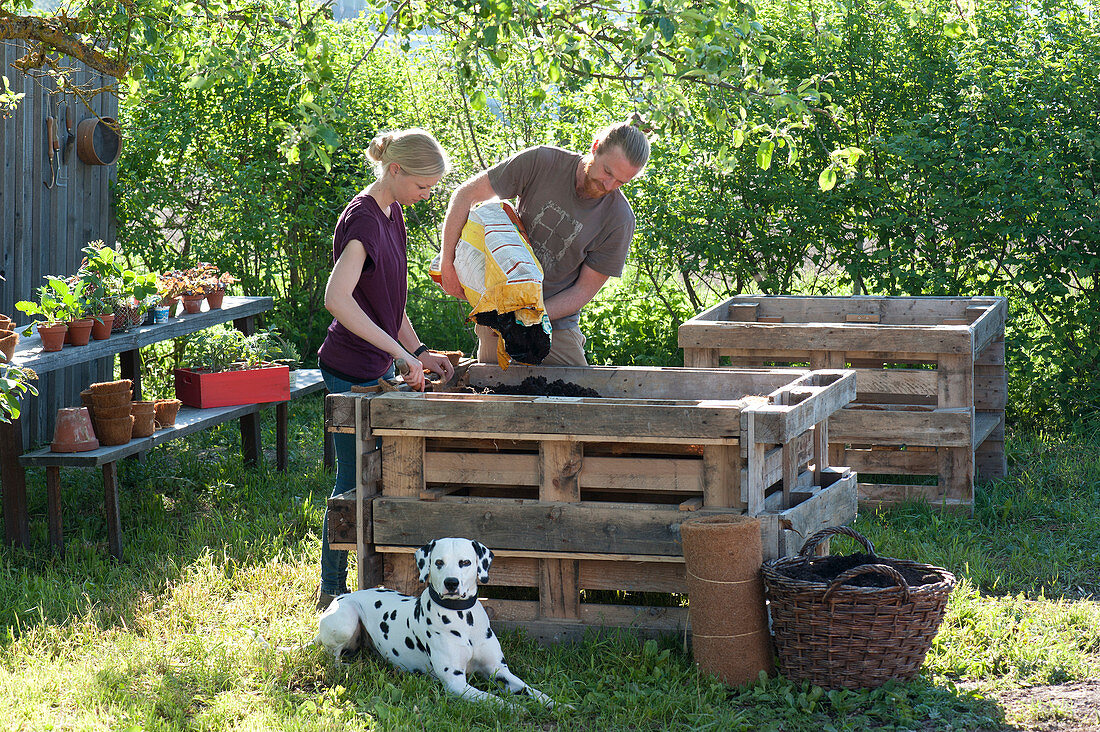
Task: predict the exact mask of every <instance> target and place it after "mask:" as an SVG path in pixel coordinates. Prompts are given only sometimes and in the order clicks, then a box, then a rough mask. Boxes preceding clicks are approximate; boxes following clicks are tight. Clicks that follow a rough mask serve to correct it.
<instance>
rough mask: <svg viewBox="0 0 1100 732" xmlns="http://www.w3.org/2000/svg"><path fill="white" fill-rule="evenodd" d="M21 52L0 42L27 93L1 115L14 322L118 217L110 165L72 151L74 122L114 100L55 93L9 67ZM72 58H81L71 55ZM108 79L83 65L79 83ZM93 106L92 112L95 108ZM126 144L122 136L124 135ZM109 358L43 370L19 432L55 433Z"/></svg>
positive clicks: (0, 192) (109, 108)
mask: <svg viewBox="0 0 1100 732" xmlns="http://www.w3.org/2000/svg"><path fill="white" fill-rule="evenodd" d="M21 55H22V47H21V45H20V44H19V43H18V42H9V43H7V44H4V45H0V66H2V68H3V72H0V73H3V74H4V75H5V76H7V77H8V81H9V82H10V84H11V87H12V89H13V90H14V91H16V92H22V93H24V94H25V95H26V96H25V97H24V98H23V100H22V103H21V104H20V106H19V107H18V108H17V109H16V110H15V112H14V114H12V116H10V117H8V118H6V119H2V120H0V160H3V163H2V167H0V276H2V277H3V278H4V280H3V281H2V282H0V312H3V313H6V314H8V315H11V317H12V318H14V319H15V321H16V322H17V323H19V324H21V325H22V324H25V323H27V322H28V320H29V319H28V318H27V317H26V316H25V315H23V314H22V313H20V312H18V311H16V309H15V303H16V302H18V301H19V300H27V299H32V298H33V296H34V292H35V290H36V288H37V287H38V286H39V285H42V284H44V283H45V280H44V279H43V277H44V276H45V275H49V274H57V275H70V274H73V273H74V272H76V269H77V267H78V266H79V264H80V258H81V257H80V250H81V248H82V247H84V245H85V244H87V243H88V242H90V241H95V240H96V239H102V240H104V241H105V242H107V243H108V244H111V245H113V244H114V243H115V220H114V215H113V211H112V207H111V193H110V181H111V180H113V179H114V177H115V166H114V165H106V166H104V165H87V164H85V163H83V162H82V161H81V160H80V158H79V157H78V156H77V154H76V138H75V134H76V125H77V124H78V123H79V122H80V121H81V120H83V119H86V118H88V117H92V116H94V115H98V116H101V117H116V118H117V116H118V100H117V99H116V98H115V97H113V96H111V95H109V94H101V95H99V96H98V97H96V99H95V100H94V101H93V102H92V106H93V110H89V109H88V108H87V107H86V106H85V105H84V103H83V102H81V101H80V100H79V99H78V98H77V97H76V96H74V95H72V94H68V93H59V92H58V91H57V88H56V86H55V85H54V84H53V83H51V82H49V81H46V80H42V79H31V78H29V77H25V76H23V75H22V74H20V73H19V72H18V71H17V70H15V69H13V68H11V63H12V62H13V61H15V60H16V59H18V58H19V57H20V56H21ZM72 63H73V65H74V66H78V65H77V64H76V63H75V62H72ZM108 81H109V79H105V78H104V77H103V76H102V75H101V74H98V73H96V72H91V71H87V70H85V71H83V72H78V73H77V74H75V77H74V82H75V83H77V84H84V83H89V84H92V85H94V86H95V87H97V88H98V87H102V86H106V84H107V82H108ZM66 106H67V107H68V111H69V114H71V115H72V119H73V135H74V137H73V144H72V146H71V147H70V149H69V154H68V156H67V157H66V158H63V160H64V161H65V162H63V164H62V165H61V166H60V170H59V172H58V178H57V183H56V185H54V187H53V188H52V189H47V188H46V186H45V182H46V181H47V180H49V176H50V164H49V158H48V157H47V152H46V118H47V117H55V118H57V120H58V139H59V140H60V142H61V145H62V149H61V153H62V154H63V153H64V145H65V139H66V135H67V132H66V130H65V126H64V123H63V121H62V117H63V116H64V108H65V107H66ZM93 112H94V114H93ZM123 144H125V142H124V143H123ZM112 370H113V360H112V359H104V360H102V361H100V362H97V363H93V364H85V365H83V366H79V367H73V368H69V369H66V370H65V371H61V372H57V373H52V374H46V375H44V376H43V378H42V379H41V380H40V381H39V383H38V388H39V391H40V392H41V396H40V397H39V398H38V399H34V398H30V399H28V400H27V402H26V403H25V405H24V413H23V419H22V422H23V425H24V439H25V441H26V442H27V443H29V444H37V443H39V442H43V441H48V440H50V439H51V438H52V436H53V435H52V431H53V417H54V415H55V414H56V413H57V410H58V409H59V408H60V407H64V406H72V405H79V404H80V390H81V389H82V388H84V386H85V385H87V384H88V383H90V382H92V381H96V380H100V379H102V378H109V377H110V376H111V372H112Z"/></svg>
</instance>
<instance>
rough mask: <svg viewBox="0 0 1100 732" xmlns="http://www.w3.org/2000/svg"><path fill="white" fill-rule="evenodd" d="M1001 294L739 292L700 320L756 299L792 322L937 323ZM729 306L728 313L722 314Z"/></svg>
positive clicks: (993, 300) (985, 305)
mask: <svg viewBox="0 0 1100 732" xmlns="http://www.w3.org/2000/svg"><path fill="white" fill-rule="evenodd" d="M1002 299H1003V298H998V297H985V296H982V297H939V296H917V297H914V296H895V297H889V296H878V295H855V296H820V295H737V296H734V297H732V298H730V299H728V300H726V301H725V302H724V303H719V304H718V305H716V306H714V307H713V308H711V309H710V311H708V313H707V314H705V316H706V317H704V316H696V317H695V318H692V319H691V320H690V321H688V322H689V323H690V322H694V321H696V320H712V321H721V320H732V318H729V317H728V313H729V309H730V308H732V307H734V306H735V305H742V306H743V305H747V304H752V303H756V304H758V306H759V308H760V312H762V313H764V314H766V315H773V316H783V317H785V318H786V319H787V320H788V322H800V323H825V322H838V321H843V320H844V318H845V317H846V316H847V314H849V313H852V312H858V313H878V315H879V317H880V321H881V322H883V323H888V324H894V325H934V324H936V323H938V322H939V321H940V320H941V319H943V318H946V317H955V318H963V317H965V315H966V313H967V310H968V309H971V308H991V307H994V306H995V305H996V303H997V302H998V301H999V300H1002ZM723 307H724V308H726V310H725V313H726V316H725V317H722V315H723V310H722V308H723Z"/></svg>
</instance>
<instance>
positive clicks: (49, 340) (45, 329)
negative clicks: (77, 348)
mask: <svg viewBox="0 0 1100 732" xmlns="http://www.w3.org/2000/svg"><path fill="white" fill-rule="evenodd" d="M68 332H69V326H67V325H65V324H64V323H58V324H57V325H39V326H38V335H39V337H41V338H42V350H43V351H60V350H61V349H62V348H63V347H64V345H65V334H66V333H68Z"/></svg>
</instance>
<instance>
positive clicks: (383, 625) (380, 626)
mask: <svg viewBox="0 0 1100 732" xmlns="http://www.w3.org/2000/svg"><path fill="white" fill-rule="evenodd" d="M378 629H379V630H380V631H382V632H383V633H389V632H390V625H389V623H379V624H378Z"/></svg>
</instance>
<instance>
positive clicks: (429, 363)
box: [420, 351, 455, 382]
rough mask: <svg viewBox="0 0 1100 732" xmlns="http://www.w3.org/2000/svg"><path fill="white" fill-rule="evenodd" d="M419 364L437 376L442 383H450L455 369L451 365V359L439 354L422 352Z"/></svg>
mask: <svg viewBox="0 0 1100 732" xmlns="http://www.w3.org/2000/svg"><path fill="white" fill-rule="evenodd" d="M420 363H421V364H423V366H424V368H426V369H428V370H429V371H431V372H432V373H436V374H439V375H440V376H441V377H442V378H443V381H444V382H447V381H450V380H451V377H452V376H454V373H455V369H454V366H452V365H451V359H449V358H447V357H446V356H444V355H442V354H439V353H432V352H431V351H424V353H422V354H420Z"/></svg>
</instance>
